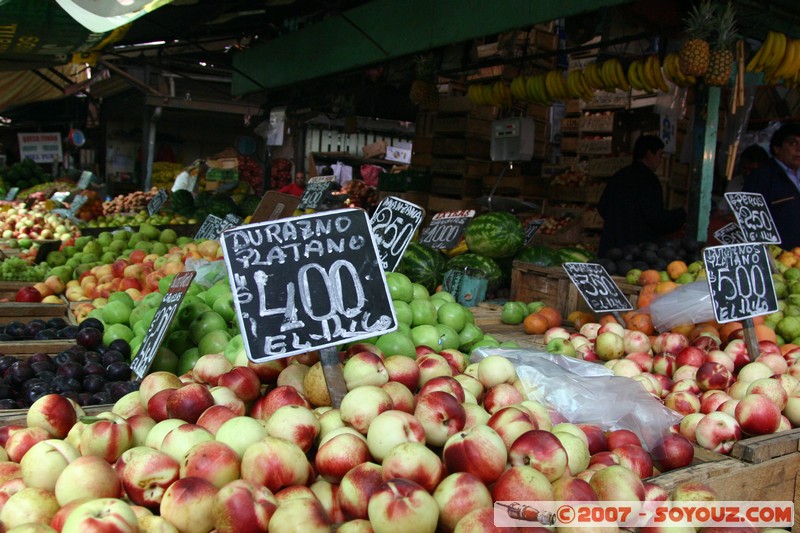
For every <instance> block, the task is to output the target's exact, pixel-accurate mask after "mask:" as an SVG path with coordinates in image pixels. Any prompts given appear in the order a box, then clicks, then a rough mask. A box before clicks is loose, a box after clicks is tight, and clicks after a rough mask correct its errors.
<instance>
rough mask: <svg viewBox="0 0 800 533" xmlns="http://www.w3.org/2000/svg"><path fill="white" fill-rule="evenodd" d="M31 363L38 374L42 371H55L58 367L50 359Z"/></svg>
mask: <svg viewBox="0 0 800 533" xmlns="http://www.w3.org/2000/svg"><path fill="white" fill-rule="evenodd" d="M30 365H31V368H32V369H33V371H34V372H36V375H37V376H38V375H39V374H41V373H42V372H55V371H56V368H57V367H56V365H55V364H54V363H51V362H50V361H36V362H35V363H31V364H30Z"/></svg>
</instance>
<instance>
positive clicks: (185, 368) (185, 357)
mask: <svg viewBox="0 0 800 533" xmlns="http://www.w3.org/2000/svg"><path fill="white" fill-rule="evenodd" d="M198 359H200V352H199V351H198V350H197V348H189V349H188V350H186V351H185V352H183V354H182V355H181V357H180V359H178V372H177V374H178V375H179V376H181V375H183V374H185V373H187V372H190V371H191V370H192V369H193V368H194V365H195V363H197V360H198Z"/></svg>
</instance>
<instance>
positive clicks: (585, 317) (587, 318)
mask: <svg viewBox="0 0 800 533" xmlns="http://www.w3.org/2000/svg"><path fill="white" fill-rule="evenodd" d="M595 321H596V319H595V317H594V315H593V314H592V313H583V312H581V314H580V315H579V316H578V317H577V318H576V319H575V320H573V321H572V325H573V326H575V329H581V327H583V325H584V324H589V323H590V322H595Z"/></svg>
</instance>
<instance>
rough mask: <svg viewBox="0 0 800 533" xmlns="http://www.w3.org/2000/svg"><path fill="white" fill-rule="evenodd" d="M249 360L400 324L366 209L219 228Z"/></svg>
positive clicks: (356, 337) (365, 335)
mask: <svg viewBox="0 0 800 533" xmlns="http://www.w3.org/2000/svg"><path fill="white" fill-rule="evenodd" d="M222 246H223V248H224V251H225V262H226V264H227V267H228V275H229V277H230V281H231V286H232V288H233V291H234V295H235V297H234V303H235V305H236V308H237V311H238V313H237V314H238V318H239V326H240V330H241V331H242V334H243V337H244V340H245V348H246V350H247V355H248V357H249V358H250V360H251V361H256V362H258V361H268V360H270V359H276V358H279V357H288V356H290V355H294V354H298V353H303V352H307V351H309V350H316V349H321V348H325V347H328V346H334V345H337V344H340V343H342V342H350V341H355V340H359V339H365V338H368V337H372V336H375V335H379V334H381V333H384V332H388V331H392V330H394V329H396V327H397V320H396V318H395V315H394V308H393V307H392V305H391V299H390V295H389V290H388V287H387V286H386V282H385V281H384V271H383V269H382V267H381V262H380V260H379V258H378V253H377V247H376V245H375V242H374V241H373V240H372V238H371V235H370V226H369V222H368V220H367V218H366V214H365V213H364V211H362V210H359V209H340V210H336V211H329V212H325V213H317V214H313V215H306V216H302V217H294V218H289V219H280V220H275V221H269V222H261V223H258V224H250V225H247V226H240V227H238V228H236V229H232V230H229V231H226V232H225V233H223V235H222Z"/></svg>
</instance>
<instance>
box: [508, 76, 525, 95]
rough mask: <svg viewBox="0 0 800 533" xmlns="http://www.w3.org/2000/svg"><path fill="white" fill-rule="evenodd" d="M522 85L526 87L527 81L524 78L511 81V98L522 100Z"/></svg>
mask: <svg viewBox="0 0 800 533" xmlns="http://www.w3.org/2000/svg"><path fill="white" fill-rule="evenodd" d="M520 85H522V86H524V85H525V81H524V80H523V78H522V76H517V77H516V78H514V79H513V80H511V96H513V97H514V98H516V99H517V100H522V93H520Z"/></svg>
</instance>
